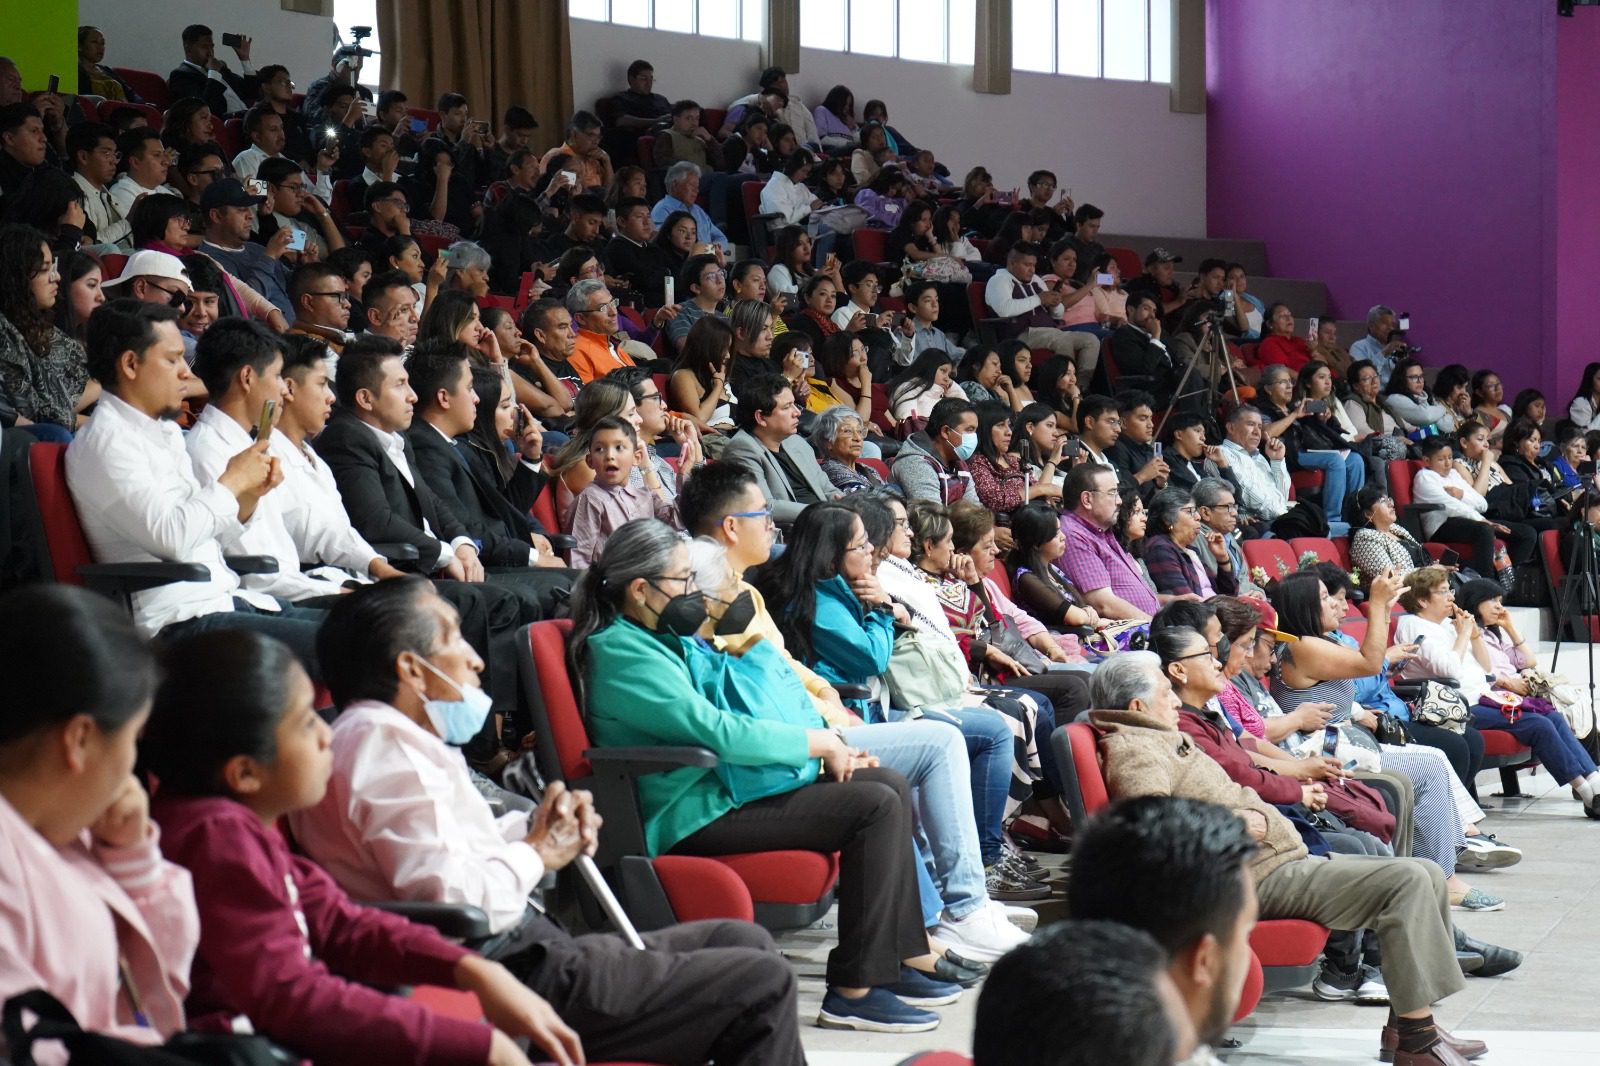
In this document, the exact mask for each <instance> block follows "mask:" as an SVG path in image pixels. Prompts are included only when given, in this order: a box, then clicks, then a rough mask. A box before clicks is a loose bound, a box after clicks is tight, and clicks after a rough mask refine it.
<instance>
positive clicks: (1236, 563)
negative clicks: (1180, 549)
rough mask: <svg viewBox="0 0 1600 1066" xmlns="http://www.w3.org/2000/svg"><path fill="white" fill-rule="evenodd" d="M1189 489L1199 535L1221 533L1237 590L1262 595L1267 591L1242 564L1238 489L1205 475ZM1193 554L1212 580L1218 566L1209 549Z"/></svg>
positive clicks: (1229, 483) (1263, 596)
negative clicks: (1197, 519) (1197, 520)
mask: <svg viewBox="0 0 1600 1066" xmlns="http://www.w3.org/2000/svg"><path fill="white" fill-rule="evenodd" d="M1189 493H1190V495H1191V496H1193V497H1194V510H1195V516H1196V517H1197V518H1199V519H1200V536H1201V537H1202V538H1207V539H1209V535H1210V534H1211V533H1220V534H1222V543H1223V545H1224V546H1225V547H1226V548H1227V549H1228V566H1227V568H1226V569H1227V570H1228V571H1229V572H1230V573H1232V574H1233V577H1234V580H1235V581H1236V582H1238V585H1239V592H1238V594H1239V595H1240V596H1253V597H1257V598H1259V599H1265V598H1266V595H1267V594H1266V592H1265V591H1263V590H1262V589H1261V587H1260V586H1259V585H1257V584H1256V583H1255V582H1253V581H1251V580H1250V568H1249V567H1248V566H1246V565H1245V562H1244V551H1243V550H1242V549H1241V548H1240V547H1239V541H1240V539H1241V538H1242V537H1243V536H1244V533H1243V530H1242V529H1241V527H1240V525H1239V504H1238V502H1237V501H1238V489H1237V488H1236V487H1235V486H1234V484H1233V483H1232V482H1231V481H1223V480H1222V479H1221V478H1214V477H1208V478H1201V479H1200V480H1199V481H1197V482H1195V484H1194V487H1193V488H1192V489H1190V490H1189ZM1235 531H1239V533H1240V536H1238V537H1236V536H1234V533H1235ZM1196 554H1198V555H1199V556H1200V563H1201V565H1202V566H1204V567H1205V568H1206V573H1207V574H1208V575H1209V576H1210V577H1211V579H1212V583H1213V584H1215V582H1216V577H1217V570H1218V566H1219V564H1218V562H1217V558H1216V556H1215V555H1213V554H1212V553H1211V552H1209V551H1204V552H1197V553H1196Z"/></svg>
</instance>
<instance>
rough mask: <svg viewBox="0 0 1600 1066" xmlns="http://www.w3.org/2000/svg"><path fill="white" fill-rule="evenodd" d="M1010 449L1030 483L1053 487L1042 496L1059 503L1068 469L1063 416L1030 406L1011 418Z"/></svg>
mask: <svg viewBox="0 0 1600 1066" xmlns="http://www.w3.org/2000/svg"><path fill="white" fill-rule="evenodd" d="M1011 449H1012V451H1014V452H1016V453H1017V457H1018V458H1019V459H1021V460H1022V467H1023V469H1024V470H1026V471H1027V473H1028V480H1029V481H1031V482H1034V483H1036V484H1039V485H1047V486H1050V489H1051V491H1047V492H1044V493H1041V494H1040V495H1041V496H1042V497H1044V498H1046V499H1048V500H1055V501H1059V500H1060V498H1061V492H1062V483H1063V482H1064V481H1065V480H1066V476H1067V469H1068V466H1069V464H1068V462H1067V434H1066V433H1064V432H1063V431H1062V429H1061V415H1060V414H1059V413H1058V412H1056V411H1055V410H1054V409H1052V408H1051V407H1050V405H1049V404H1046V403H1043V402H1037V401H1036V402H1034V403H1030V404H1028V406H1026V407H1024V408H1023V409H1022V410H1020V411H1018V412H1017V413H1016V414H1014V415H1012V416H1011Z"/></svg>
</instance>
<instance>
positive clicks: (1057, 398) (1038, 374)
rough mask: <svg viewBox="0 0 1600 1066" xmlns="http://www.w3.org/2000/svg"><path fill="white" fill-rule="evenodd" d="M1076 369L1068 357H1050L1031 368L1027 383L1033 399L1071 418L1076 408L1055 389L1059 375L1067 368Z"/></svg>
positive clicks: (1075, 364) (1068, 398) (1075, 365)
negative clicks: (1031, 373) (1030, 375)
mask: <svg viewBox="0 0 1600 1066" xmlns="http://www.w3.org/2000/svg"><path fill="white" fill-rule="evenodd" d="M1069 366H1070V367H1072V369H1073V370H1077V369H1078V364H1077V363H1075V362H1073V361H1072V359H1071V357H1070V356H1065V355H1052V356H1050V357H1049V358H1048V359H1046V360H1045V361H1044V362H1043V363H1041V364H1039V365H1038V366H1036V367H1034V368H1033V377H1032V378H1031V379H1030V380H1029V381H1028V388H1029V389H1031V390H1032V392H1033V396H1034V399H1036V400H1039V401H1040V402H1042V403H1046V404H1049V405H1050V407H1051V408H1053V409H1054V410H1055V411H1056V412H1057V413H1059V414H1063V415H1066V416H1067V417H1068V418H1071V417H1073V415H1074V414H1075V413H1076V408H1075V407H1074V406H1073V405H1072V400H1071V398H1070V397H1068V396H1067V395H1066V394H1064V393H1063V392H1061V390H1060V389H1058V388H1056V382H1058V381H1060V380H1061V375H1062V374H1065V373H1066V372H1067V367H1069Z"/></svg>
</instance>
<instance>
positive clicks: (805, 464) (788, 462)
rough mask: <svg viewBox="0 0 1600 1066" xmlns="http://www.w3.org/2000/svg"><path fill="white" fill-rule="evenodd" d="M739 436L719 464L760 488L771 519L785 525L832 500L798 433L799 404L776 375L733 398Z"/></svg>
mask: <svg viewBox="0 0 1600 1066" xmlns="http://www.w3.org/2000/svg"><path fill="white" fill-rule="evenodd" d="M735 417H736V418H737V420H738V423H739V432H737V433H735V434H734V435H733V439H732V440H730V441H728V445H727V447H725V448H724V449H723V450H722V456H721V460H720V461H721V462H725V463H738V464H739V465H740V466H743V467H744V468H745V469H747V470H749V471H750V472H751V473H752V474H754V475H755V477H756V480H757V481H758V482H760V484H761V493H762V495H763V496H764V497H765V498H766V501H767V507H768V508H769V509H770V510H771V511H772V517H773V519H774V520H776V521H777V522H778V523H779V524H781V525H789V524H790V523H792V522H793V521H794V520H795V519H796V518H798V517H800V512H801V511H803V510H805V508H806V507H807V505H809V504H813V503H818V502H821V501H823V500H830V499H832V498H833V497H835V496H837V495H838V492H837V491H836V490H835V489H834V487H833V483H832V482H830V481H829V480H828V475H826V474H824V473H823V472H822V467H821V466H819V465H817V453H816V452H815V451H814V450H813V449H812V447H811V445H810V444H809V443H807V442H806V439H805V438H804V437H801V436H799V432H800V405H799V404H797V403H795V399H794V389H793V388H792V387H790V384H789V379H788V378H786V377H784V376H783V375H782V374H768V375H766V376H764V377H758V378H754V379H752V380H751V381H750V382H749V383H748V384H747V385H746V386H745V392H744V393H742V394H740V396H739V406H738V408H737V410H736V414H735Z"/></svg>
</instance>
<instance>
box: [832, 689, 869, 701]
mask: <svg viewBox="0 0 1600 1066" xmlns="http://www.w3.org/2000/svg"><path fill="white" fill-rule="evenodd" d="M833 690H834V691H835V692H837V693H838V694H839V698H840V699H842V700H866V699H871V698H872V689H870V688H868V687H867V686H866V685H835V686H833Z"/></svg>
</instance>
